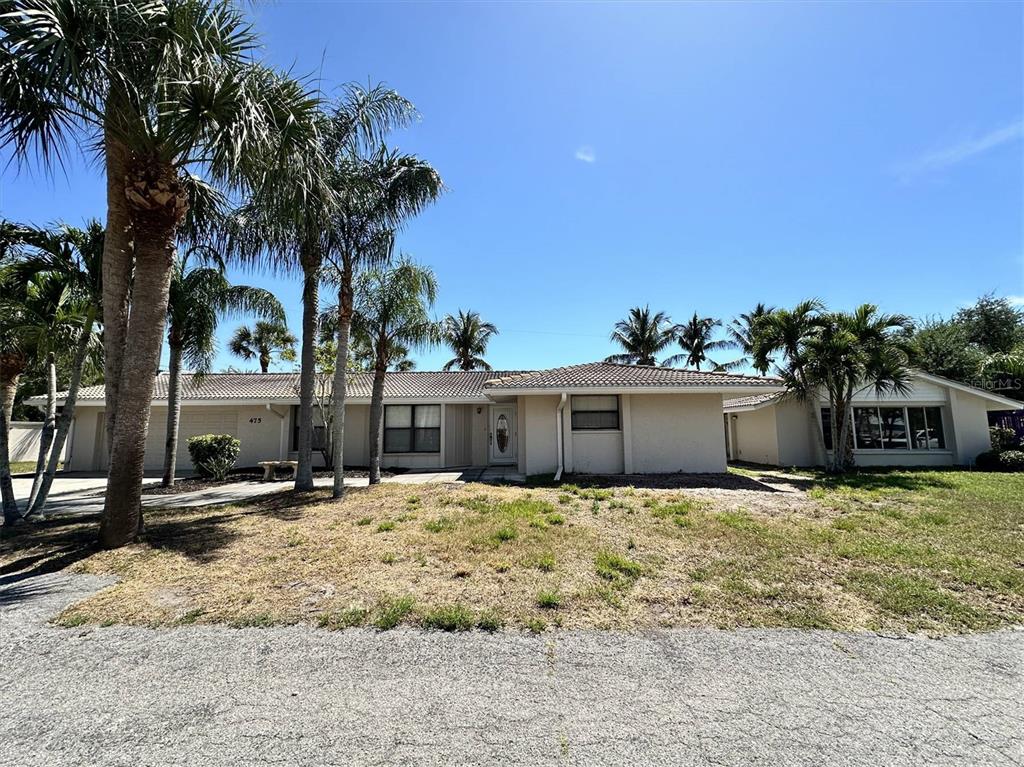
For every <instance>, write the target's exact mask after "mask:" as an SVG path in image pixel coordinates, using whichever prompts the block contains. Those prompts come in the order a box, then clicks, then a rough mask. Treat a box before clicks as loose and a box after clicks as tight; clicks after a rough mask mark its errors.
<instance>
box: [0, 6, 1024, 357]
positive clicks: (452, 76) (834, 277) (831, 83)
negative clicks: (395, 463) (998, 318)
mask: <svg viewBox="0 0 1024 767" xmlns="http://www.w3.org/2000/svg"><path fill="white" fill-rule="evenodd" d="M1022 9H1024V6H1021V5H1020V4H1017V3H1009V2H1007V3H977V2H976V3H970V4H955V3H934V4H930V3H902V4H881V3H864V4H849V5H844V4H839V3H827V4H825V3H822V4H810V3H775V4H768V3H763V4H756V5H755V4H738V3H735V4H715V5H710V4H708V5H704V4H651V5H641V4H621V5H620V4H600V5H585V4H577V3H544V4H541V3H538V4H513V3H488V4H476V5H473V4H461V3H459V4H456V3H450V4H442V3H437V4H415V3H380V4H366V5H361V4H349V3H344V4H343V3H337V4H336V3H330V2H319V3H298V2H279V3H277V4H267V5H262V4H260V5H257V6H256V7H255V8H254V9H253V11H252V12H253V14H254V19H255V23H256V25H257V27H258V29H259V30H260V31H261V32H262V33H263V37H264V40H265V44H266V55H267V57H268V58H269V59H270V61H271V62H273V63H274V64H276V65H279V66H281V67H285V68H290V69H291V70H293V72H295V73H298V74H310V75H319V76H321V77H322V80H323V82H324V84H325V87H331V86H335V85H338V84H341V83H344V82H346V81H350V80H356V81H360V82H367V81H373V82H376V81H381V80H383V81H386V82H387V83H388V84H389V85H391V86H393V87H395V88H396V89H398V90H399V91H400V92H401V93H402V94H403V95H405V96H407V97H408V98H410V99H411V100H412V101H413V102H415V104H416V105H417V106H418V107H419V109H420V111H421V113H422V115H423V119H422V122H421V123H419V124H418V125H416V126H415V127H413V128H412V129H409V130H406V131H402V132H400V133H397V134H395V135H394V136H393V137H392V140H391V142H392V143H393V144H395V145H398V146H400V147H401V148H402V149H403V150H406V151H412V152H416V153H418V154H420V155H421V156H422V157H424V158H426V159H428V160H429V161H431V162H432V163H433V164H434V165H435V166H436V167H437V168H438V169H439V170H440V171H441V173H442V175H443V177H444V179H445V182H446V183H447V185H448V186H449V191H448V193H447V194H446V195H445V196H444V197H443V198H442V199H441V201H440V202H439V203H438V204H437V205H436V206H434V207H433V208H432V209H430V210H429V211H427V212H426V213H424V214H423V215H422V216H420V217H419V218H418V219H416V220H414V221H412V222H410V224H409V225H408V227H407V228H406V230H405V231H404V232H403V233H402V235H401V238H400V247H401V249H402V250H403V251H405V252H407V253H409V254H411V255H412V256H413V257H415V258H416V259H417V260H419V261H421V262H423V263H426V264H429V265H430V266H432V267H433V268H434V269H435V270H436V272H437V275H438V278H439V282H440V286H441V293H440V299H439V302H438V305H437V307H436V310H437V312H438V314H439V315H441V314H444V313H446V312H449V311H454V310H455V309H457V308H459V307H461V308H471V309H476V310H478V311H480V312H481V313H482V314H483V316H484V317H485V318H486V319H488V320H491V321H492V322H495V323H496V324H497V325H498V327H499V328H500V330H501V335H499V336H498V337H497V338H496V339H495V340H494V341H493V343H492V346H491V348H490V350H489V353H488V355H487V356H488V359H489V360H490V361H491V363H492V364H493V365H494V366H495V367H500V368H522V367H543V366H554V365H560V364H570V363H575V362H583V361H588V360H593V359H599V358H602V357H604V356H606V355H607V354H609V353H612V352H613V351H614V350H613V349H612V348H611V346H610V345H609V343H608V341H607V336H608V333H609V331H610V329H611V326H612V325H613V323H614V322H615V320H617V319H618V318H620V317H622V316H623V315H625V313H626V311H627V310H628V308H629V307H630V306H633V305H637V304H645V303H650V304H651V306H652V307H654V308H658V309H664V310H666V311H668V312H669V313H670V314H671V315H672V316H673V317H674V318H675V319H677V320H680V321H681V320H683V319H685V318H686V317H688V316H689V315H690V314H692V313H693V312H694V311H697V312H699V313H700V314H701V315H711V316H715V317H720V318H723V319H725V320H728V319H729V318H731V317H732V316H734V315H735V314H737V313H739V312H741V311H745V310H748V309H749V308H751V307H752V306H753V305H754V304H755V303H756V302H757V301H765V302H768V303H771V304H775V305H780V304H792V303H794V302H796V301H798V300H800V299H802V298H805V297H809V296H817V297H819V298H822V299H824V300H825V301H826V302H827V303H828V304H829V305H830V306H833V307H836V308H849V307H852V306H854V305H856V304H859V303H861V302H865V301H871V302H875V303H878V304H880V305H881V306H882V307H883V308H884V309H886V310H889V311H901V312H905V313H908V314H911V315H913V316H916V317H921V316H926V315H935V314H949V313H950V312H952V311H954V310H955V309H956V308H957V307H958V306H960V305H962V304H964V303H968V302H970V301H972V300H973V299H974V298H975V297H976V296H978V295H980V294H982V293H985V292H988V291H995V292H997V293H999V294H1004V295H1013V296H1018V297H1021V296H1024V140H1022V133H1024V122H1022V121H1024V76H1022V72H1024V67H1022V56H1024V40H1022V30H1024V10H1022ZM321 73H322V74H321ZM0 213H2V215H4V216H6V217H8V218H12V219H15V220H25V221H32V222H36V223H45V222H48V221H53V220H56V219H63V220H67V221H69V222H78V221H81V219H82V218H83V217H85V216H89V215H96V216H102V213H103V194H102V179H101V178H100V176H99V174H98V172H97V170H96V166H95V163H92V162H89V161H88V160H87V159H81V158H74V159H73V160H72V162H70V163H69V165H68V172H67V175H66V176H64V175H58V176H55V177H54V178H46V177H45V176H40V175H39V173H38V172H26V171H24V170H23V171H21V172H20V173H19V172H18V171H17V169H16V168H10V167H9V168H7V169H6V170H5V171H4V174H3V176H2V178H0ZM234 277H235V279H236V280H238V281H245V282H248V283H251V284H257V285H264V286H268V287H271V288H272V289H273V290H274V291H275V292H276V293H277V295H279V296H280V298H281V299H282V300H283V301H284V302H285V304H286V306H287V309H288V313H289V319H290V323H291V325H292V326H293V328H297V327H298V322H299V317H300V304H299V283H298V279H297V278H296V279H293V280H290V281H289V280H285V279H281V278H279V277H271V276H269V275H261V274H253V273H246V274H243V273H240V272H235V273H234ZM1021 300H1022V301H1024V298H1022V299H1021ZM236 324H237V322H234V321H227V322H225V323H224V324H223V326H222V336H223V337H225V338H226V336H227V335H228V334H229V333H230V331H231V329H232V328H233V327H234V326H235V325H236ZM416 356H417V359H418V360H419V363H420V367H421V368H423V369H429V368H435V367H438V366H439V365H440V364H442V363H443V362H444V361H445V360H446V359H447V356H446V355H445V353H444V351H443V350H434V351H430V352H424V353H420V354H418V355H416ZM219 362H220V364H221V366H224V365H228V364H236V365H238V366H243V367H244V365H243V364H242V363H240V362H238V361H235V360H231V359H230V358H229V357H228V356H227V355H226V354H222V355H221V358H220V360H219Z"/></svg>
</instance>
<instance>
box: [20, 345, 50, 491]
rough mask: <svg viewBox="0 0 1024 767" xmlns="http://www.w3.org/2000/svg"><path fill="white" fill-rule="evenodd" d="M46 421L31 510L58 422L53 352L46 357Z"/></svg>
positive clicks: (33, 481) (41, 439)
mask: <svg viewBox="0 0 1024 767" xmlns="http://www.w3.org/2000/svg"><path fill="white" fill-rule="evenodd" d="M46 373H47V376H46V421H44V422H43V429H42V431H41V432H40V434H39V457H38V458H36V471H35V476H34V477H33V478H32V490H30V491H29V494H28V507H27V508H29V509H31V508H32V507H33V506H34V505H35V502H36V498H37V497H38V495H39V487H40V485H42V482H43V471H44V469H45V468H46V459H47V457H48V456H49V455H50V445H52V444H53V430H54V427H55V424H56V422H57V363H56V361H55V358H54V354H53V352H50V353H49V354H47V355H46Z"/></svg>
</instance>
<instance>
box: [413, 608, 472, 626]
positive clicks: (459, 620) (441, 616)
mask: <svg viewBox="0 0 1024 767" xmlns="http://www.w3.org/2000/svg"><path fill="white" fill-rule="evenodd" d="M420 622H421V623H422V625H423V627H424V628H428V629H435V630H437V631H469V630H470V629H471V628H473V626H475V625H476V622H477V618H476V616H475V615H474V614H473V611H472V610H470V609H469V608H468V607H466V606H464V605H461V604H454V605H445V606H443V607H435V608H434V609H433V610H430V611H428V612H426V613H424V615H423V617H422V618H421V619H420Z"/></svg>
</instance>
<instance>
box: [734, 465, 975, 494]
mask: <svg viewBox="0 0 1024 767" xmlns="http://www.w3.org/2000/svg"><path fill="white" fill-rule="evenodd" d="M739 465H740V466H742V468H744V469H746V470H747V471H752V472H760V474H759V476H757V477H756V479H757V480H758V481H763V482H769V483H771V484H773V485H786V486H788V487H792V488H794V489H796V490H810V489H811V488H815V487H820V488H824V489H826V490H843V489H848V490H865V491H874V490H908V491H915V490H935V489H938V490H952V489H956V488H958V487H960V486H961V483H960V482H958V481H957V480H956V479H954V478H951V477H950V476H948V475H949V474H950V473H951V472H953V471H956V470H955V469H946V468H936V467H877V468H874V467H871V468H861V469H854V470H852V471H849V472H847V473H846V474H826V473H825V472H824V471H813V473H810V474H808V473H806V472H805V473H796V472H791V471H785V470H780V469H774V468H772V467H756V468H755V467H754V466H753V465H742V464H739Z"/></svg>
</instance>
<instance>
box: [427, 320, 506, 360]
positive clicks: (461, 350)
mask: <svg viewBox="0 0 1024 767" xmlns="http://www.w3.org/2000/svg"><path fill="white" fill-rule="evenodd" d="M496 335H498V328H497V327H496V326H495V325H494V323H491V322H484V321H483V320H482V319H480V313H479V312H464V311H462V309H459V313H458V314H457V315H452V314H449V315H448V316H447V317H445V318H444V319H443V320H442V321H441V338H442V340H443V341H444V343H445V344H447V345H448V347H449V348H450V349H451V350H452V352H454V353H455V356H454V357H453V358H452V359H450V360H448V361H447V362H446V363H445V364H444V369H445V370H451V369H452V368H458V369H459V370H491V369H492V368H491V366H490V365H489V364H487V360H485V359H484V355H485V354H486V353H487V344H488V342H489V341H490V340H491V338H492V337H493V336H496Z"/></svg>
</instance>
